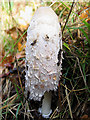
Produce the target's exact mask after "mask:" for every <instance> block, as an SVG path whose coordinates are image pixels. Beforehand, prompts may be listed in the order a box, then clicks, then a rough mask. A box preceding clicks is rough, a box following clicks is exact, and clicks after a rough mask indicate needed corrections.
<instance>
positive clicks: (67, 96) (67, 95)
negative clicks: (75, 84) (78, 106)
mask: <svg viewBox="0 0 90 120" xmlns="http://www.w3.org/2000/svg"><path fill="white" fill-rule="evenodd" d="M65 86H66V85H65ZM65 93H66V98H67V102H68V106H69V111H70V116H71V119H72V120H73V115H72V110H71V105H70V100H69V94H68V91H67V87H66V89H65Z"/></svg>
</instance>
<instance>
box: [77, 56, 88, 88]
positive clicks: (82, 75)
mask: <svg viewBox="0 0 90 120" xmlns="http://www.w3.org/2000/svg"><path fill="white" fill-rule="evenodd" d="M76 59H77V62H78V66H79V69H80V72H81V75H82V77H83V81H84V84H85V86H87V83H86V80H85V78H84V75H83V72H82V69H81V66H80V62H79V59H78V57H76Z"/></svg>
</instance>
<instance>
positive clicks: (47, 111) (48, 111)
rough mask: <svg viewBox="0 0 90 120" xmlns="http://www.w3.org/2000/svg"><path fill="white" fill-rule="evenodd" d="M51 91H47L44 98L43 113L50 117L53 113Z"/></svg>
mask: <svg viewBox="0 0 90 120" xmlns="http://www.w3.org/2000/svg"><path fill="white" fill-rule="evenodd" d="M51 112H52V110H51V92H45V94H44V99H43V101H42V108H41V113H42V116H43V117H44V118H48V117H49V115H50V114H51Z"/></svg>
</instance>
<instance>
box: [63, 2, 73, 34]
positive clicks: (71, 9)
mask: <svg viewBox="0 0 90 120" xmlns="http://www.w3.org/2000/svg"><path fill="white" fill-rule="evenodd" d="M74 3H75V0H73V3H72V6H71V9H70V11H69V14H68V17H67V19H66V22H65V25H64V27H63V29H62V35H63V31H64V29H65V27H66V24H67V22H68V19H69V16H70V14H71V12H72V8H73V5H74Z"/></svg>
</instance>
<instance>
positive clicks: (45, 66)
mask: <svg viewBox="0 0 90 120" xmlns="http://www.w3.org/2000/svg"><path fill="white" fill-rule="evenodd" d="M60 50H62V35H61V27H60V24H59V21H58V17H57V15H56V14H55V12H54V11H53V10H52V9H51V8H50V7H40V8H38V10H37V11H36V12H35V14H34V16H33V18H32V20H31V22H30V26H29V28H28V30H27V43H26V65H27V66H28V67H27V69H26V82H25V89H26V91H29V92H30V96H29V98H30V99H33V100H35V101H40V100H41V98H42V96H43V95H44V99H43V102H42V108H41V113H42V115H43V116H44V117H48V116H49V114H50V113H51V108H50V106H51V92H50V91H51V90H54V91H56V89H57V87H58V82H59V78H60V75H61V70H62V51H61V53H60V55H59V56H60V60H58V53H59V51H60ZM58 62H59V64H57V63H58ZM47 99H48V100H47ZM45 101H46V102H45ZM47 102H48V103H49V104H47ZM44 103H45V104H44ZM43 105H44V107H45V106H46V105H47V106H49V107H46V108H43ZM45 109H46V110H45ZM47 109H49V110H47ZM45 111H46V113H45Z"/></svg>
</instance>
